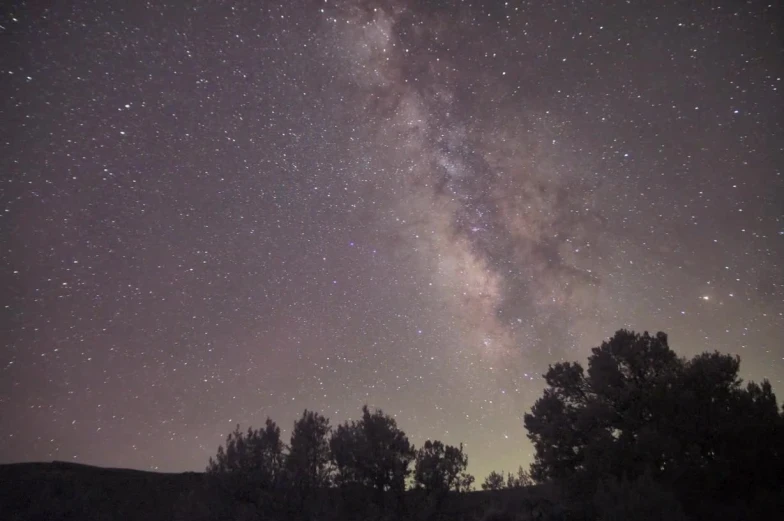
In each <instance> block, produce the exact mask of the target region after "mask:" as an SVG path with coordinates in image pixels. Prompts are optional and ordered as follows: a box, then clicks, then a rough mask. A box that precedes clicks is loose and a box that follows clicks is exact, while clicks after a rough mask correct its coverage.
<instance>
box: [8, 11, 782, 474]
mask: <svg viewBox="0 0 784 521" xmlns="http://www.w3.org/2000/svg"><path fill="white" fill-rule="evenodd" d="M35 4H36V5H27V6H25V5H23V4H20V5H19V6H17V7H16V8H13V9H10V10H7V11H6V12H5V13H3V15H2V16H3V18H2V20H1V21H0V31H2V33H3V35H4V38H3V44H2V45H3V46H4V48H5V50H6V52H3V53H2V57H1V58H0V73H1V74H2V76H0V85H1V86H2V89H3V93H4V99H5V102H4V103H3V105H2V117H3V121H4V123H5V124H4V125H3V126H2V130H0V132H2V136H0V137H2V139H1V140H0V141H1V142H2V147H3V152H2V155H1V157H0V165H2V168H3V172H5V173H6V175H5V176H4V184H3V189H2V198H1V199H0V203H1V204H2V206H3V214H2V221H1V222H2V228H1V229H2V233H3V239H4V240H3V245H4V246H3V250H2V251H3V254H2V260H3V262H2V274H1V275H0V276H1V277H2V283H3V288H5V290H4V291H3V305H4V310H3V331H4V335H3V348H2V350H1V351H0V368H1V369H0V370H1V371H2V373H0V374H1V375H2V376H0V436H2V440H3V443H2V444H0V447H1V448H0V460H2V461H24V460H51V459H59V460H73V461H80V462H85V463H93V464H99V465H107V466H123V467H134V468H149V469H158V470H167V471H174V470H194V469H196V470H198V469H202V468H203V467H204V465H205V464H206V460H207V458H208V457H209V456H210V455H211V454H213V453H214V451H215V449H216V448H217V445H218V444H219V443H221V442H222V440H223V438H224V436H225V435H226V433H227V432H228V431H229V430H231V429H232V427H233V425H234V424H235V423H241V424H243V425H254V426H258V425H261V424H262V423H263V421H264V419H265V418H266V417H267V416H271V417H272V418H273V419H275V420H276V421H278V422H279V423H280V424H281V425H282V426H283V427H284V429H289V428H290V425H291V422H293V420H294V418H295V417H297V416H298V415H299V413H300V412H301V410H302V409H303V408H306V407H307V408H311V409H316V410H319V411H321V412H323V413H324V414H325V415H327V416H328V417H330V418H331V419H332V421H333V423H337V422H340V421H343V420H345V419H347V418H350V417H351V416H352V415H354V416H355V415H356V414H357V412H358V411H359V408H360V407H361V405H362V404H363V403H368V404H369V405H371V406H377V407H381V408H383V409H384V410H385V411H386V412H389V413H391V414H394V415H395V416H396V417H397V419H398V421H399V423H400V425H401V426H402V427H403V428H404V429H405V430H406V431H407V432H408V434H409V435H410V437H411V438H412V439H413V441H414V443H416V444H421V443H422V442H423V441H424V440H425V439H427V438H437V439H441V440H444V441H445V442H448V443H458V442H461V441H462V442H464V443H465V445H466V449H467V452H468V454H469V456H470V459H471V465H470V466H471V469H470V470H472V471H473V472H475V473H476V474H477V475H479V476H482V475H484V474H486V473H488V472H489V471H490V470H492V469H496V470H509V469H513V468H516V467H517V465H518V464H523V465H525V464H527V463H528V462H530V460H531V448H530V445H529V444H528V442H527V440H526V438H525V430H524V429H523V426H522V414H523V412H525V410H526V409H527V408H528V407H530V405H531V404H532V403H533V401H534V400H535V399H536V397H537V396H538V394H539V393H540V392H541V389H542V386H543V382H542V381H541V378H540V375H541V374H542V372H544V371H545V370H546V368H547V365H548V364H549V363H553V362H556V361H560V360H584V359H585V357H586V356H587V355H588V354H589V352H590V348H591V347H593V346H595V345H597V344H598V343H599V342H601V340H602V339H603V338H605V337H607V336H610V335H611V334H612V333H613V332H614V331H615V330H617V329H619V328H622V327H626V328H633V329H637V330H640V331H642V330H650V331H658V330H664V331H667V332H668V333H669V334H670V338H671V344H672V346H673V347H674V349H676V350H677V351H678V352H679V353H681V354H683V355H686V356H690V355H693V354H695V353H698V352H701V351H704V350H714V349H718V350H721V351H725V352H732V353H737V354H740V355H741V357H742V364H743V368H744V376H745V377H747V378H750V379H754V380H761V379H762V378H769V379H770V380H771V381H772V382H773V386H774V390H779V393H782V392H784V391H782V386H784V381H783V380H784V351H783V350H782V349H783V347H782V336H783V335H782V331H784V290H783V289H782V281H784V269H783V268H782V258H783V257H782V256H783V255H784V219H783V214H784V212H783V211H782V209H784V176H782V173H781V167H782V165H784V148H782V145H781V143H784V131H783V130H782V127H781V121H784V113H783V112H784V111H782V102H781V89H782V85H783V84H782V81H781V76H782V75H784V65H783V63H784V58H783V57H782V41H783V40H782V31H781V27H780V26H777V25H776V23H777V22H778V21H779V20H781V15H782V13H781V9H780V8H779V7H776V6H774V5H766V4H765V3H763V2H751V3H749V4H748V5H746V4H740V3H737V2H731V1H725V2H712V3H710V5H706V6H698V5H696V4H695V5H688V4H689V3H684V2H659V3H655V5H654V4H653V3H651V4H650V6H648V7H641V6H639V5H633V4H632V3H628V2H620V1H619V2H613V1H606V2H590V3H587V4H585V5H583V4H578V3H574V2H569V3H563V4H559V3H555V2H532V3H530V4H529V3H524V2H474V3H473V4H471V3H468V2H457V1H455V2H450V1H439V2H413V1H410V2H408V1H403V0H396V1H376V2H372V1H367V2H366V1H344V2H311V1H304V0H303V1H301V2H299V1H298V2H281V3H280V4H276V3H273V2H250V1H244V2H243V1H240V2H202V1H195V2H180V3H178V4H180V5H167V6H163V5H149V6H145V5H142V4H139V5H137V4H136V3H133V4H127V5H126V4H125V3H122V2H79V3H74V4H73V5H70V6H68V5H63V3H59V2H58V3H54V2H53V3H48V4H47V3H35ZM44 4H47V5H48V6H46V5H44Z"/></svg>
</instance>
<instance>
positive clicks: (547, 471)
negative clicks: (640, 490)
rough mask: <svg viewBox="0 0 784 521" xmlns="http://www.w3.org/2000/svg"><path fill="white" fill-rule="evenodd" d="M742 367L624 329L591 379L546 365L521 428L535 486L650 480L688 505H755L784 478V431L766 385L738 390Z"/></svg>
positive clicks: (600, 356) (596, 359) (573, 369)
mask: <svg viewBox="0 0 784 521" xmlns="http://www.w3.org/2000/svg"><path fill="white" fill-rule="evenodd" d="M739 368H740V360H739V359H738V358H737V357H733V356H730V355H724V354H719V353H705V354H702V355H699V356H696V357H694V358H693V359H692V360H685V359H682V358H679V357H677V356H676V355H675V353H674V352H673V351H672V350H671V349H670V347H669V344H668V339H667V335H665V334H664V333H657V334H656V335H654V336H652V335H649V334H648V333H647V332H646V333H643V334H642V335H640V334H637V333H634V332H630V331H625V330H621V331H618V332H617V333H616V334H615V335H614V336H613V337H612V338H610V339H609V340H608V341H605V342H603V343H602V344H601V346H599V347H597V348H594V349H593V350H592V354H591V356H590V357H589V359H588V371H587V374H586V373H585V372H584V371H583V368H582V366H581V365H580V364H577V363H559V364H555V365H554V366H551V367H550V368H549V370H548V371H547V373H546V374H545V375H544V377H545V380H546V382H547V385H548V387H547V388H546V389H545V391H544V393H543V395H542V397H541V398H539V399H538V400H537V401H536V403H535V404H534V406H533V408H532V410H531V413H530V414H526V415H525V420H524V421H525V426H526V428H527V429H528V437H529V438H530V439H531V441H532V442H533V444H534V448H535V451H536V455H535V461H534V463H533V465H532V466H531V470H532V473H533V477H534V478H535V479H537V480H565V479H571V480H573V479H579V480H582V482H583V484H584V485H586V487H585V489H586V491H588V489H589V488H590V486H588V485H590V484H594V483H598V482H600V481H605V480H607V479H615V480H635V479H637V478H638V477H641V476H643V475H646V473H648V474H649V475H650V479H652V480H654V481H655V482H657V483H659V484H660V485H662V486H663V487H665V489H666V488H667V487H670V489H672V490H677V491H678V495H679V497H680V500H681V501H684V502H687V503H690V504H692V503H695V502H699V501H702V499H703V498H708V497H713V498H714V499H716V500H719V501H721V500H722V499H723V498H724V497H728V496H727V494H730V493H731V494H732V497H734V498H737V499H741V500H744V501H747V502H748V503H749V504H751V502H753V501H754V499H753V494H757V493H758V492H759V491H760V490H765V489H769V488H770V487H771V485H770V484H771V483H774V482H776V480H777V479H779V478H781V477H782V469H784V466H782V462H783V458H782V456H784V454H782V452H783V451H782V449H781V447H782V443H781V441H780V440H781V437H782V436H783V435H784V429H782V421H781V416H780V415H779V414H778V406H777V403H776V398H775V396H774V395H773V392H772V390H771V387H770V384H769V383H768V382H763V384H762V385H757V384H749V385H748V386H746V387H745V388H744V387H743V386H742V385H741V383H742V382H741V379H740V378H739V376H738V372H739ZM749 439H754V440H755V441H756V440H759V441H756V443H755V444H754V445H753V446H752V445H750V444H749V443H748V442H747V440H749ZM744 440H746V441H744ZM573 488H574V487H573ZM747 492H748V493H747Z"/></svg>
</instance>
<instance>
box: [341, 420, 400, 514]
mask: <svg viewBox="0 0 784 521" xmlns="http://www.w3.org/2000/svg"><path fill="white" fill-rule="evenodd" d="M329 445H330V449H331V451H332V459H333V462H334V463H335V466H336V468H337V480H338V483H340V484H347V483H361V484H362V485H365V486H368V487H372V488H373V489H375V491H376V495H375V500H376V502H377V503H378V504H379V505H383V497H384V492H385V491H386V490H391V491H392V492H393V493H394V494H395V495H396V496H397V497H398V499H399V500H402V494H403V491H404V490H405V481H406V478H407V477H408V475H409V474H410V473H411V471H410V469H409V465H410V463H411V461H412V460H413V459H414V454H415V451H414V448H413V446H412V445H411V443H409V441H408V438H407V437H406V435H405V433H404V432H403V431H402V430H400V429H399V428H398V426H397V422H396V421H395V419H394V418H392V417H391V416H387V415H385V414H384V413H383V411H382V410H381V409H376V410H375V411H373V412H371V411H370V410H369V409H368V406H367V405H365V406H363V407H362V418H361V419H360V420H359V421H351V422H346V423H344V424H343V425H339V426H338V428H337V429H336V430H335V432H334V433H333V435H332V438H331V439H330V443H329Z"/></svg>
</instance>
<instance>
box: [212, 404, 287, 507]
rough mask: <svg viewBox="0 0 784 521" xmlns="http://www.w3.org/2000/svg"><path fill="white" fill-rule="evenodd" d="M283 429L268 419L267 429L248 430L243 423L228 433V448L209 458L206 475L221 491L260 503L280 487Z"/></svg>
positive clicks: (245, 500) (220, 449)
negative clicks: (281, 434)
mask: <svg viewBox="0 0 784 521" xmlns="http://www.w3.org/2000/svg"><path fill="white" fill-rule="evenodd" d="M283 461H284V460H283V442H281V440H280V428H278V426H277V425H276V424H275V422H273V421H272V420H270V419H269V418H267V421H266V424H265V427H264V429H258V430H254V429H252V428H250V427H248V430H247V432H242V431H240V426H239V425H237V427H236V428H235V429H234V431H233V432H231V433H229V435H228V436H227V438H226V447H225V448H224V447H223V446H222V445H221V446H219V447H218V453H217V455H216V457H215V459H213V458H210V460H209V464H208V466H207V471H206V472H207V477H208V479H210V481H211V482H212V483H214V484H216V485H217V486H218V487H219V488H220V489H221V490H223V491H225V492H227V493H229V494H230V495H231V496H232V497H234V498H235V499H238V500H240V501H242V502H246V503H251V504H253V505H256V506H260V503H261V502H263V501H264V499H265V498H269V496H270V494H271V493H272V492H273V491H274V490H275V489H276V488H277V485H278V484H279V482H280V479H281V474H282V470H283Z"/></svg>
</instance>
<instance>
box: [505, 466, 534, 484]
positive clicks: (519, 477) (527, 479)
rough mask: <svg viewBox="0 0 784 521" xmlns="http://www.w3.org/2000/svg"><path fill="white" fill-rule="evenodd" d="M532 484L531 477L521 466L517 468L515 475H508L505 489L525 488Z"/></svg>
mask: <svg viewBox="0 0 784 521" xmlns="http://www.w3.org/2000/svg"><path fill="white" fill-rule="evenodd" d="M533 484H534V480H533V479H531V475H530V474H529V473H528V472H526V471H525V470H524V469H523V467H522V466H520V467H518V469H517V474H513V473H511V472H510V473H509V474H507V476H506V488H525V487H530V486H531V485H533Z"/></svg>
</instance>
